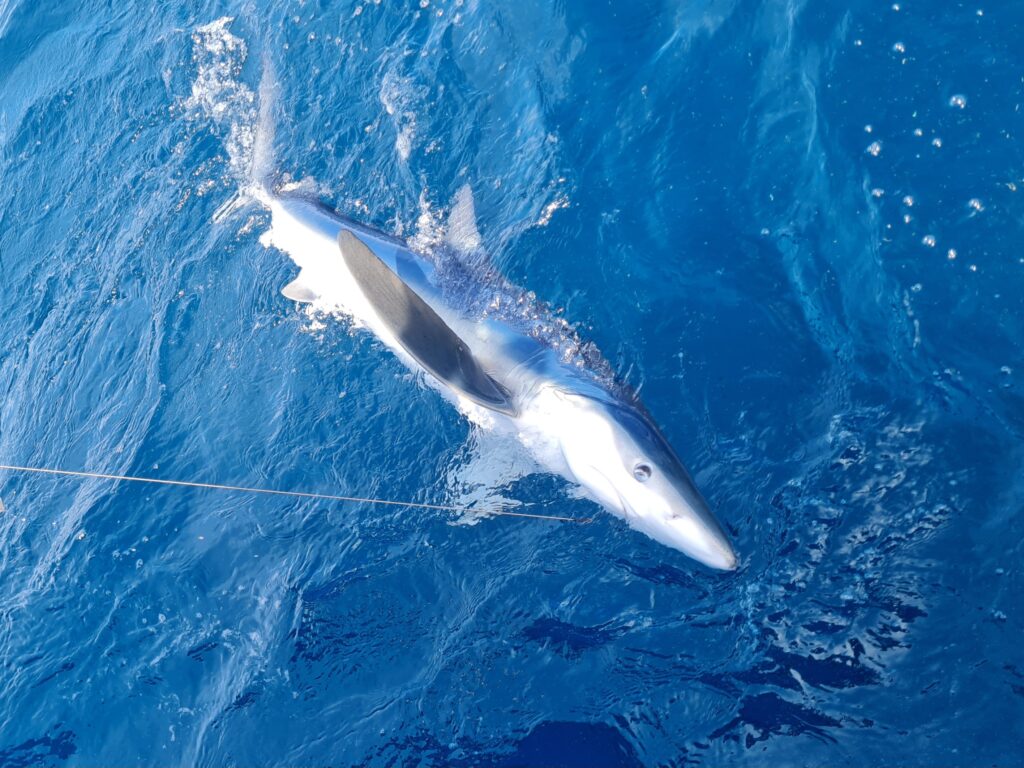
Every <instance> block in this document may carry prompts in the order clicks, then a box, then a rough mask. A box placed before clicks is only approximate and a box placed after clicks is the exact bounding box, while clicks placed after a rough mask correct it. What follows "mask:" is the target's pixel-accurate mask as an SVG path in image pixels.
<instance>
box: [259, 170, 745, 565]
mask: <svg viewBox="0 0 1024 768" xmlns="http://www.w3.org/2000/svg"><path fill="white" fill-rule="evenodd" d="M258 198H259V200H260V202H261V203H262V204H263V205H264V206H265V207H266V208H268V209H269V211H270V216H271V222H270V228H269V229H268V230H267V232H266V234H265V236H264V244H265V245H270V246H273V247H275V248H277V249H279V250H280V251H282V252H284V253H285V254H287V255H288V256H289V257H290V258H291V259H292V260H293V261H294V263H295V265H296V266H297V267H298V275H297V276H296V277H295V279H294V280H293V281H292V282H290V283H288V285H286V286H285V287H284V288H283V290H282V293H283V294H284V296H286V297H287V298H288V299H291V300H293V301H295V302H300V303H309V304H313V305H315V306H317V307H318V308H321V309H324V310H325V311H330V312H340V313H342V314H343V315H346V316H347V317H348V318H350V319H351V321H352V322H353V324H354V325H356V326H357V327H359V328H361V329H365V330H366V331H367V332H369V333H372V334H373V335H374V336H375V337H376V338H377V339H378V340H379V341H380V343H381V344H382V345H383V346H384V347H386V348H387V349H388V350H390V351H391V352H392V353H393V354H394V355H396V356H397V357H398V359H399V360H401V362H402V363H403V364H404V365H405V366H407V367H408V368H409V369H410V370H411V371H413V372H415V373H417V374H423V375H422V376H421V377H419V378H420V379H421V380H422V381H425V382H427V383H428V384H429V385H431V386H432V387H433V388H435V389H436V390H437V391H438V392H439V393H441V395H442V396H443V397H444V398H445V399H447V400H448V401H449V402H451V403H452V404H453V405H454V406H455V407H456V408H458V409H459V411H460V412H462V413H463V414H464V415H465V416H466V417H467V418H469V419H470V420H471V421H472V422H474V423H475V424H477V425H479V426H481V427H483V428H486V429H492V430H496V431H501V432H503V433H505V434H509V435H513V436H515V438H516V439H517V440H518V441H519V442H520V443H521V444H522V445H523V447H524V448H525V449H526V450H527V451H528V452H529V454H530V455H531V457H532V458H533V459H534V460H535V462H536V463H537V464H538V465H539V466H540V467H542V468H543V469H544V470H546V471H549V472H552V473H554V474H557V475H560V476H562V477H564V478H565V479H566V480H568V481H569V482H570V483H572V484H574V485H575V486H577V487H578V488H579V489H580V490H581V492H582V494H583V495H585V496H586V497H588V498H590V499H591V500H593V501H595V502H597V503H598V504H599V505H601V506H602V507H604V508H605V509H606V510H608V511H609V512H611V513H612V514H614V515H616V516H617V517H619V518H621V519H622V520H624V521H625V522H626V523H627V524H628V525H629V526H630V527H631V528H633V529H635V530H636V531H639V532H641V533H643V534H646V535H647V536H649V537H650V538H651V539H653V540H654V541H656V542H659V543H660V544H662V545H665V546H668V547H671V548H672V549H674V550H677V551H679V552H682V553H683V554H685V555H686V556H688V557H690V558H693V559H694V560H696V561H698V562H700V563H702V564H704V565H705V566H708V567H710V568H713V569H718V570H733V569H735V568H736V566H737V558H736V554H735V551H734V550H733V547H732V544H731V543H730V540H729V537H728V535H727V534H726V532H725V530H724V529H723V527H722V525H721V523H720V522H719V521H718V519H717V518H716V517H715V515H714V513H713V512H712V511H711V509H710V508H709V506H708V503H707V502H706V501H705V499H704V497H703V496H702V495H701V493H700V491H699V490H698V489H697V486H696V484H695V483H694V481H693V479H692V477H691V476H690V474H689V472H688V471H687V470H686V468H685V466H684V465H683V462H682V461H681V460H680V459H679V457H678V455H677V454H676V452H675V451H674V450H673V448H672V447H671V445H670V444H669V442H668V440H666V438H665V436H664V435H663V434H662V432H661V430H660V429H659V428H658V427H657V425H656V423H655V421H654V419H653V418H652V417H651V416H650V414H649V413H648V411H647V409H646V408H645V407H644V406H643V404H642V403H641V401H640V399H639V396H638V395H637V394H636V393H635V392H633V391H632V390H628V389H627V388H625V387H623V386H616V385H613V384H610V383H608V382H606V381H604V380H603V379H602V378H601V377H599V376H594V375H590V374H589V372H587V371H585V370H581V368H580V366H579V365H578V364H577V363H576V362H574V361H569V360H566V356H565V355H563V354H561V353H560V351H559V350H558V349H556V348H555V346H553V345H551V344H547V343H545V341H544V339H542V338H538V337H537V334H531V333H529V332H528V331H526V330H524V329H523V328H522V327H519V326H517V324H515V323H511V322H509V321H508V320H507V319H506V318H504V317H502V316H501V314H500V313H488V312H486V311H484V312H481V311H470V310H469V309H467V307H466V306H465V302H459V301H456V300H453V298H452V292H451V291H446V286H445V284H444V283H445V276H444V275H443V274H442V270H439V269H438V267H437V263H436V261H435V260H432V259H430V258H428V257H427V256H426V255H425V254H424V253H422V252H418V250H417V249H416V248H415V247H413V246H412V245H410V243H409V242H407V241H406V240H403V239H402V238H400V237H395V236H392V235H389V234H387V233H385V232H382V231H379V230H377V229H375V228H373V227H370V226H366V225H364V224H361V223H359V222H357V221H355V220H353V219H351V218H349V217H347V216H345V215H343V214H341V213H339V212H338V211H336V210H334V209H333V208H331V207H330V206H328V205H326V204H324V203H323V202H321V201H320V200H319V199H317V198H316V197H314V196H311V195H308V194H304V193H300V192H295V191H287V190H282V189H279V190H275V191H271V190H270V189H269V188H265V189H262V190H261V191H260V193H259V195H258ZM422 250H423V249H419V251H422Z"/></svg>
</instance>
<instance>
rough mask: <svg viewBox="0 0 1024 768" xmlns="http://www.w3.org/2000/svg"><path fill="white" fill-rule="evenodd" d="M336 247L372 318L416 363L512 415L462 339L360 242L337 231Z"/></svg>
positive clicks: (505, 393) (509, 404)
mask: <svg viewBox="0 0 1024 768" xmlns="http://www.w3.org/2000/svg"><path fill="white" fill-rule="evenodd" d="M338 247H339V248H340V249H341V255H342V258H344V259H345V263H346V265H347V266H348V268H349V271H350V272H351V273H352V276H353V277H354V278H355V280H356V282H358V283H359V287H360V289H361V290H362V292H363V294H364V295H365V296H366V298H367V300H368V301H369V302H370V304H371V305H372V306H373V308H374V311H375V312H376V313H377V316H378V317H379V318H380V319H381V320H382V321H383V322H384V323H385V324H386V325H387V326H388V329H389V330H390V331H391V332H392V333H393V334H394V336H395V338H396V339H398V341H399V343H400V344H401V345H402V347H403V348H404V349H405V351H406V352H408V353H409V354H410V355H411V356H412V357H413V358H414V359H415V360H416V362H418V363H419V364H420V365H422V366H423V367H424V368H425V369H426V370H427V371H428V372H429V373H430V374H431V375H433V376H434V377H435V378H436V379H438V380H439V381H441V382H443V383H445V384H447V385H448V386H450V387H451V388H452V389H454V390H456V391H457V392H459V393H461V394H463V395H465V396H466V397H467V398H469V399H470V400H472V401H473V402H475V403H477V404H479V405H483V406H485V407H487V408H492V409H494V410H496V411H501V412H502V413H507V414H510V415H514V414H515V406H514V405H513V403H512V401H511V399H510V396H509V393H508V391H507V390H506V389H505V388H504V387H503V386H501V384H499V383H498V382H497V381H495V380H494V379H493V378H491V377H490V376H489V375H488V374H487V373H486V372H485V371H484V370H483V368H481V367H480V364H479V363H478V362H477V360H476V358H474V357H473V354H472V352H470V350H469V347H468V346H467V345H466V343H465V342H464V341H463V340H462V339H461V338H459V336H458V335H457V334H456V333H455V332H454V331H453V330H452V329H451V328H450V327H448V325H447V324H446V323H445V322H444V320H442V319H441V317H440V316H439V315H438V314H437V312H435V311H434V310H433V309H432V308H431V307H430V305H429V304H427V303H426V302H425V301H424V300H423V299H422V298H421V297H420V296H419V295H418V294H417V293H416V292H415V291H414V290H413V289H412V288H410V287H409V286H408V285H406V284H405V283H404V282H402V280H401V278H399V277H398V275H396V274H395V273H394V272H393V271H392V270H391V268H390V267H388V265H387V264H385V263H384V262H383V261H381V260H380V259H379V258H378V257H377V255H376V254H375V253H374V252H373V251H372V250H371V249H370V248H369V247H368V246H367V245H366V243H364V242H363V241H362V240H360V239H359V238H358V237H356V235H355V234H353V233H352V232H350V231H349V230H347V229H343V230H342V231H341V233H340V234H339V235H338Z"/></svg>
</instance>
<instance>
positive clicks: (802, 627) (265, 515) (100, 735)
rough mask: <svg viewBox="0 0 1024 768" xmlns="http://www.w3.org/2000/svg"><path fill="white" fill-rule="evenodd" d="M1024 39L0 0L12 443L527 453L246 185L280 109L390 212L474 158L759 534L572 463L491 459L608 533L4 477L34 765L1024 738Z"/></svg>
mask: <svg viewBox="0 0 1024 768" xmlns="http://www.w3.org/2000/svg"><path fill="white" fill-rule="evenodd" d="M420 6H422V7H420ZM225 17H231V18H233V20H232V21H229V20H227V19H226V18H225ZM1022 39H1024V8H1022V6H1021V5H1020V3H1019V2H1015V1H1014V0H1003V1H1002V2H989V1H988V0H979V2H978V3H974V4H963V3H934V2H928V3H926V2H922V0H907V1H906V2H902V0H901V2H900V3H899V5H898V7H897V6H893V5H892V4H891V3H890V2H866V1H865V0H853V2H849V3H840V2H834V1H830V2H824V1H822V2H810V1H808V2H799V1H797V0H788V1H786V2H775V1H769V2H760V3H756V2H748V1H746V0H703V1H701V2H690V1H689V0H686V1H685V2H681V3H680V2H664V3H653V2H642V3H625V2H622V3H616V2H613V3H594V2H589V1H587V2H584V1H583V0H565V1H564V2H561V1H560V2H529V3H485V2H483V0H480V1H479V2H478V1H477V0H465V2H459V1H458V0H455V1H454V2H438V0H430V2H429V3H428V2H427V1H426V0H423V2H422V3H420V2H416V3H401V2H393V3H392V2H385V3H381V4H374V3H373V2H368V3H363V4H358V3H353V2H343V3H326V2H315V1H314V0H306V1H304V2H294V1H290V2H284V3H269V2H263V1H262V0H249V1H248V2H244V3H243V2H219V3H213V2H207V3H195V2H181V1H180V0H171V1H170V2H167V3H161V4H152V3H151V4H141V3H132V2H124V3H120V2H119V3H107V2H99V1H98V0H83V2H80V3H74V4H72V3H60V2H54V1H53V0H49V1H47V0H42V1H40V2H30V0H0V168H2V176H0V178H2V181H3V183H2V184H0V270H2V291H3V297H4V301H3V304H2V308H0V392H2V400H0V463H4V464H22V465H34V466H44V467H62V468H68V469H88V470H95V471H101V472H112V473H127V474H139V475H150V476H159V477H171V478H178V479H189V480H201V481H209V482H221V483H234V484H240V485H259V486H265V487H274V488H288V489H296V490H306V491H319V492H324V493H342V494H345V493H350V494H357V495H377V496H381V497H384V498H391V499H415V500H418V501H423V502H428V503H442V504H443V503H446V502H451V501H452V500H453V499H457V498H460V494H462V493H463V490H462V489H463V488H464V486H467V485H470V486H472V485H474V484H476V485H481V484H483V485H487V482H490V481H489V480H488V478H482V477H480V476H477V475H476V474H474V473H478V472H482V471H484V470H485V469H487V467H488V466H490V464H493V461H490V460H489V457H488V454H487V450H488V448H487V445H486V443H485V442H484V443H481V442H480V441H479V440H478V438H477V437H476V436H475V435H474V434H473V433H472V430H471V429H470V427H469V426H468V425H467V423H466V422H465V421H464V420H463V419H462V418H461V417H460V416H459V415H458V414H457V413H456V412H455V411H454V410H453V409H452V408H451V407H449V406H448V405H447V403H446V402H445V401H443V400H442V399H441V398H440V397H439V396H438V395H437V394H436V393H435V392H434V391H433V390H431V389H429V388H426V387H423V386H422V385H421V384H420V383H419V382H417V381H416V380H415V379H413V378H412V377H410V376H408V375H407V374H406V371H405V370H404V369H403V368H402V366H401V365H400V364H399V363H398V362H397V361H396V360H395V359H394V358H393V357H391V356H390V355H389V353H388V352H387V351H386V350H385V349H383V348H382V347H381V346H380V345H379V344H378V343H376V342H374V341H373V340H372V339H370V338H368V337H367V336H366V335H365V334H362V333H359V332H353V331H352V330H351V329H349V328H348V327H347V326H346V324H345V323H344V322H339V321H337V320H335V319H333V318H329V317H328V318H321V317H311V316H309V315H308V314H306V313H305V312H304V311H303V310H302V309H301V308H298V307H296V306H295V305H294V304H293V303H292V302H290V301H288V300H287V299H285V298H284V297H282V296H281V295H280V292H279V291H280V288H281V287H282V286H283V285H284V284H285V283H286V282H287V281H288V280H289V279H291V277H292V276H294V267H293V266H292V265H291V264H290V263H289V260H288V259H287V258H286V257H285V256H284V255H283V254H281V253H279V252H277V251H275V250H273V249H269V248H265V247H264V246H263V245H261V244H260V240H259V238H260V235H261V233H262V232H263V231H264V230H265V229H266V226H267V223H268V219H267V216H266V214H265V213H264V212H263V211H261V210H260V209H259V208H258V207H257V206H253V205H247V206H246V205H243V206H242V207H240V208H239V207H235V208H231V206H230V203H231V201H232V199H233V198H234V196H235V195H236V193H237V192H238V189H239V186H240V180H241V179H243V178H244V177H245V175H246V173H247V172H248V171H247V169H248V167H249V165H250V163H251V162H252V161H253V158H254V152H256V147H257V146H258V145H259V142H258V141H255V140H254V133H255V132H257V131H258V130H262V131H264V133H262V134H261V135H263V136H266V135H267V133H266V130H267V128H268V127H272V128H273V140H272V142H271V143H272V149H273V152H272V158H271V159H270V160H269V161H268V163H269V167H268V168H266V170H267V171H268V172H272V173H273V174H274V176H275V178H277V179H279V180H280V179H284V178H288V177H290V178H294V179H304V180H306V181H307V183H310V184H314V185H315V186H316V188H317V189H318V190H319V191H320V194H321V195H322V196H323V197H324V198H325V199H327V200H328V201H329V202H330V203H331V204H333V205H335V206H336V207H337V208H338V209H339V210H341V211H342V212H343V213H346V214H348V215H350V216H353V217H356V218H359V219H361V220H363V221H366V222H367V223H369V224H373V225H375V226H378V227H380V228H382V229H384V230H387V231H390V232H395V233H400V234H403V235H405V236H414V237H420V238H429V237H434V236H440V235H443V234H444V215H445V212H446V210H447V209H448V207H449V206H450V205H451V201H452V199H453V198H454V196H455V194H456V191H457V190H458V189H459V188H461V187H462V186H463V185H465V184H469V186H470V188H471V189H472V191H473V193H474V196H475V203H476V214H477V221H478V227H479V230H480V233H481V237H482V242H483V250H484V251H485V252H486V253H488V254H489V257H490V258H491V259H492V260H493V262H494V264H495V265H496V266H497V267H498V268H499V269H500V270H501V271H502V272H503V273H504V274H505V275H507V276H508V277H509V278H510V279H511V280H513V281H514V282H515V283H517V284H518V285H521V286H523V288H524V289H528V290H530V291H533V292H535V293H536V295H537V297H538V298H539V299H541V300H544V301H547V302H550V305H551V306H552V307H556V308H560V309H564V317H565V318H566V319H568V320H569V322H570V323H571V324H572V325H573V326H574V327H575V328H576V329H578V331H579V333H580V334H581V335H582V336H584V337H585V338H587V339H589V340H591V341H593V342H594V343H595V344H596V345H597V347H598V348H600V349H601V350H602V351H603V353H604V356H605V358H606V359H607V360H608V362H609V363H610V364H611V366H612V367H613V368H614V369H615V371H616V372H617V373H618V375H619V376H621V377H622V378H623V379H624V380H626V381H628V382H629V383H630V384H632V385H633V386H639V387H641V389H642V394H643V397H644V400H645V402H646V405H647V407H648V409H649V410H650V411H651V412H652V413H653V414H654V416H655V418H656V419H657V420H658V421H659V422H660V423H661V425H662V426H663V428H664V431H665V433H666V434H667V436H668V437H669V438H670V439H671V441H672V442H673V444H674V445H675V446H676V448H677V450H678V452H679V453H680V454H681V455H682V457H683V458H684V459H685V460H686V462H687V464H688V465H689V466H690V468H691V470H692V471H693V473H694V475H695V477H696V479H697V481H698V483H699V485H700V486H701V488H702V489H703V492H704V494H705V495H706V496H707V498H708V500H709V502H710V503H711V505H712V506H713V507H714V508H715V509H716V510H717V512H718V514H719V516H720V518H721V519H722V520H723V522H724V523H725V524H726V526H727V527H728V529H729V530H730V532H731V534H732V536H733V540H734V542H735V545H736V548H737V551H738V553H739V556H740V560H741V565H740V568H739V569H738V571H736V572H735V573H729V574H722V573H714V572H711V571H708V570H706V569H703V568H701V567H700V566H698V565H696V564H695V563H694V562H692V561H690V560H687V559H686V558H685V557H684V556H683V555H681V554H679V553H677V552H674V551H672V550H668V549H666V548H664V547H662V546H660V545H658V544H656V543H654V542H653V541H651V540H650V539H647V538H646V537H644V536H642V535H640V534H638V533H635V532H633V531H631V530H629V529H628V528H626V527H625V525H624V524H623V523H622V522H621V521H619V520H617V519H615V518H613V517H611V516H609V515H607V514H603V513H601V512H600V510H598V509H597V508H595V507H594V506H592V505H591V504H590V503H589V502H586V501H583V500H579V499H577V498H575V497H574V496H573V494H572V493H571V489H569V488H567V487H566V486H565V483H564V482H562V481H560V480H557V479H555V478H552V477H550V476H544V475H533V476H528V477H525V478H521V479H518V480H510V481H508V482H504V484H501V485H500V489H499V490H500V491H501V493H502V494H503V495H505V496H508V497H510V498H513V499H517V500H519V501H522V502H524V503H534V504H536V505H537V508H538V509H539V510H543V511H545V512H548V513H553V514H565V515H579V516H589V515H596V520H595V521H594V522H593V523H592V524H590V525H585V526H581V525H572V524H557V523H548V522H542V521H524V520H515V519H511V518H492V519H486V520H483V521H481V522H479V523H478V524H476V525H464V524H456V523H458V522H459V521H457V520H454V519H453V518H452V517H451V516H449V515H446V514H444V513H438V512H433V511H429V510H424V509H415V508H413V509H404V508H403V509H396V508H389V507H373V506H368V505H357V504H337V503H323V502H313V501H289V500H280V499H274V498H261V497H252V496H247V495H244V494H224V493H215V492H211V491H199V490H188V489H181V488H165V487H151V486H137V485H129V484H112V483H110V482H107V481H99V480H88V481H83V480H76V479H61V478H54V477H43V476H28V475H20V474H15V473H10V472H6V473H2V474H0V498H2V500H3V502H4V507H5V510H6V511H5V512H3V513H2V514H0V576H2V586H0V765H4V766H17V765H36V764H55V765H85V766H93V765H128V764H150V765H189V766H191V765H210V766H221V765H239V766H253V765H283V766H293V765H294V766H299V765H356V764H367V765H393V764H402V765H440V764H456V765H636V764H645V765H655V764H658V765H688V764H707V765H722V764H736V763H739V762H741V761H743V762H747V763H750V764H752V765H820V764H828V765H865V766H867V765H873V766H874V765H993V764H996V765H1016V764H1020V762H1021V760H1022V757H1021V755H1022V753H1021V746H1020V745H1021V740H1022V738H1024V647H1022V643H1021V632H1022V624H1024V621H1022V615H1024V611H1022V608H1024V606H1022V601H1021V597H1020V595H1021V589H1022V587H1024V583H1022V581H1024V580H1022V573H1024V571H1022V568H1021V564H1020V560H1021V555H1022V538H1024V537H1022V534H1024V514H1022V505H1024V479H1022V473H1021V470H1022V467H1024V442H1022V437H1024V397H1022V392H1024V390H1022V387H1024V379H1022V377H1024V360H1022V342H1024V143H1022V142H1024V110H1022V104H1024V55H1022V53H1021V45H1020V41H1021V40H1022ZM261 82H262V83H263V84H264V86H265V87H264V93H263V95H262V97H261V94H260V84H261ZM270 86H273V87H270ZM271 93H272V94H273V98H272V99H271V98H270V94H271ZM261 105H262V111H263V113H264V117H263V119H262V120H261V119H260V118H259V113H260V111H261ZM875 142H877V144H876V143H875ZM257 154H258V153H257ZM257 159H258V158H257ZM495 482H499V484H500V483H501V481H500V478H499V480H498V481H495Z"/></svg>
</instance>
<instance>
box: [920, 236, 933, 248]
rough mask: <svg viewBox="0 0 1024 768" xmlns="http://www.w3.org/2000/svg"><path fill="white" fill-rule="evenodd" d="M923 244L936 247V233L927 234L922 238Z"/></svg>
mask: <svg viewBox="0 0 1024 768" xmlns="http://www.w3.org/2000/svg"><path fill="white" fill-rule="evenodd" d="M921 243H922V245H927V246H928V247H929V248H934V247H935V235H925V236H924V237H922V238H921Z"/></svg>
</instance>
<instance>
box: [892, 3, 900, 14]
mask: <svg viewBox="0 0 1024 768" xmlns="http://www.w3.org/2000/svg"><path fill="white" fill-rule="evenodd" d="M892 9H893V10H894V11H897V12H898V11H899V10H900V4H899V3H893V4H892Z"/></svg>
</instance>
